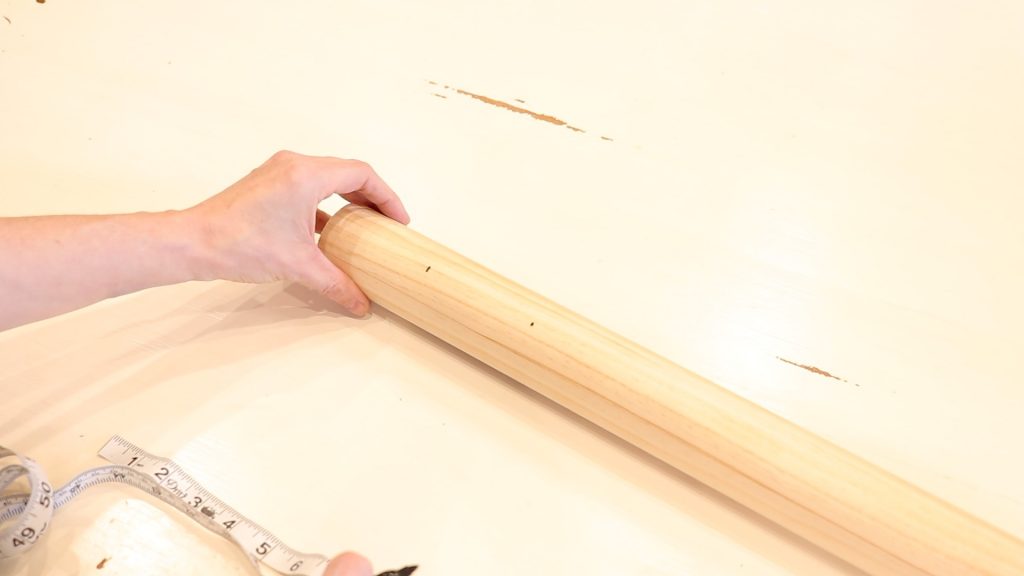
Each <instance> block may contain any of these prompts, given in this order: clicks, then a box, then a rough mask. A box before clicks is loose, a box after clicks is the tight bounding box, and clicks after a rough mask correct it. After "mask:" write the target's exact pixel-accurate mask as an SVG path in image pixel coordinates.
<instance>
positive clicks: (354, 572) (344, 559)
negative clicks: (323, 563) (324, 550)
mask: <svg viewBox="0 0 1024 576" xmlns="http://www.w3.org/2000/svg"><path fill="white" fill-rule="evenodd" d="M324 576H373V568H372V567H371V566H370V561H369V560H367V559H366V558H363V557H362V556H360V555H359V554H356V553H355V552H345V553H344V554H339V555H337V556H335V557H334V559H332V560H331V563H330V564H328V565H327V570H326V571H325V572H324Z"/></svg>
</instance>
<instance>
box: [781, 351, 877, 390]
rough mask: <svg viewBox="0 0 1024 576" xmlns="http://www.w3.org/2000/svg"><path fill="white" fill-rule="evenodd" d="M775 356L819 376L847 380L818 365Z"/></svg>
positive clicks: (841, 380)
mask: <svg viewBox="0 0 1024 576" xmlns="http://www.w3.org/2000/svg"><path fill="white" fill-rule="evenodd" d="M775 358H776V359H778V360H781V361H782V362H785V363H786V364H791V365H793V366H796V367H797V368H803V369H804V370H807V371H808V372H813V373H815V374H817V375H819V376H824V377H826V378H831V379H833V380H839V381H840V382H846V379H845V378H840V377H839V376H836V375H835V374H832V373H830V372H826V371H825V370H822V369H821V368H818V367H817V366H809V365H807V364H800V363H799V362H793V361H792V360H786V359H785V358H783V357H781V356H776V357H775ZM856 386H857V387H858V388H859V387H860V385H859V384H857V385H856Z"/></svg>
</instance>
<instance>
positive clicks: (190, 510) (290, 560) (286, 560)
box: [0, 436, 415, 576]
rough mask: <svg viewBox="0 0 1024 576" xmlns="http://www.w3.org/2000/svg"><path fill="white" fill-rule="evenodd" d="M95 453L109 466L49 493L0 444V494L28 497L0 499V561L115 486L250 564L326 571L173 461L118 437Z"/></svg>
mask: <svg viewBox="0 0 1024 576" xmlns="http://www.w3.org/2000/svg"><path fill="white" fill-rule="evenodd" d="M99 455H100V456H101V457H102V458H104V459H105V460H107V461H108V462H110V463H111V464H112V465H111V466H102V467H99V468H93V469H92V470H87V471H86V472H83V473H81V474H79V475H78V476H76V477H75V478H73V479H72V480H71V481H70V482H68V483H67V484H66V485H64V486H62V487H61V488H60V489H58V490H56V491H55V490H54V489H53V487H52V486H51V485H50V483H49V482H48V481H47V479H46V475H45V474H44V473H43V470H42V468H40V467H39V464H37V463H36V462H35V461H34V460H32V459H31V458H27V457H25V456H22V455H20V454H17V453H15V452H13V451H11V450H8V449H7V448H4V447H2V446H0V466H3V467H2V468H0V494H2V493H3V492H4V491H5V490H6V489H7V488H8V487H9V486H10V485H11V484H12V483H13V482H14V481H15V480H17V479H18V478H22V477H27V478H28V483H29V486H30V491H29V493H28V494H11V495H7V496H2V497H0V527H3V528H0V559H2V558H7V557H10V556H15V555H18V554H22V553H24V552H26V551H28V549H29V548H31V547H32V545H33V544H35V543H36V542H37V541H38V540H39V537H40V536H42V535H43V534H44V533H45V532H46V529H47V528H48V527H49V526H50V520H51V518H52V517H53V513H54V511H55V510H58V509H60V508H61V507H63V506H64V505H66V504H67V503H68V502H70V501H71V500H72V499H74V498H75V496H77V495H78V494H80V493H81V492H82V491H83V490H85V489H86V488H90V487H92V486H96V485H98V484H107V483H111V482H116V483H120V484H126V485H129V486H133V487H135V488H138V489H140V490H143V491H145V492H148V493H149V494H151V495H153V496H155V497H157V498H159V499H160V500H162V501H164V502H166V503H168V504H170V505H171V506H173V507H175V508H177V509H178V510H180V511H181V512H183V513H185V514H186V515H188V516H189V517H190V518H192V519H193V520H195V521H196V522H198V523H199V524H202V525H203V526H205V527H206V528H208V529H209V530H211V531H213V532H215V533H217V534H219V535H221V536H223V537H224V538H227V539H228V540H230V541H232V542H234V543H235V544H237V545H238V547H239V548H241V549H242V550H243V551H245V553H246V556H247V557H248V558H249V560H250V561H251V562H252V563H253V565H257V566H258V565H259V564H261V563H262V564H264V565H266V566H267V567H269V568H272V569H273V570H276V571H277V572H280V573H282V574H295V575H305V576H320V575H321V574H323V573H324V570H326V568H327V563H328V560H327V558H326V557H325V556H322V555H320V554H303V553H301V552H296V551H295V550H293V549H291V548H289V547H288V546H285V545H284V543H282V542H281V541H280V540H278V539H277V537H276V536H274V535H273V534H271V533H270V532H269V531H267V530H266V529H265V528H263V527H261V526H260V525H258V524H256V523H255V522H252V521H251V520H249V519H248V518H246V517H245V516H242V515H241V514H239V513H238V512H237V511H235V510H234V509H233V508H231V507H230V506H228V505H226V504H224V503H223V502H221V501H220V500H219V499H218V498H217V497H215V496H214V495H213V494H211V493H210V492H209V491H208V490H206V489H205V488H203V487H202V486H200V485H199V483H198V482H196V481H195V480H193V479H192V477H191V476H189V475H188V474H186V473H185V471H184V470H182V469H181V468H179V467H178V465H177V464H175V463H174V462H172V461H170V460H167V459H164V458H160V457H157V456H153V455H152V454H149V453H147V452H146V451H144V450H142V449H141V448H139V447H138V446H135V445H134V444H132V443H131V442H128V441H127V440H125V439H123V438H121V437H120V436H114V437H113V438H111V439H110V440H108V441H107V443H106V444H105V445H104V446H103V448H101V449H100V452H99ZM12 461H13V462H12ZM413 570H415V567H414V566H410V567H407V568H403V569H402V570H399V571H394V572H386V573H384V574H400V575H401V576H408V575H409V574H412V571H413ZM384 574H382V575H381V576H384Z"/></svg>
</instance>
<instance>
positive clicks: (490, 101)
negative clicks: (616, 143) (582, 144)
mask: <svg viewBox="0 0 1024 576" xmlns="http://www.w3.org/2000/svg"><path fill="white" fill-rule="evenodd" d="M427 83H429V84H431V85H432V86H437V85H438V84H437V83H436V82H434V81H433V80H427ZM444 88H445V89H446V90H451V91H452V92H455V93H456V94H459V95H461V96H469V97H470V98H472V99H474V100H477V101H479V102H483V103H484V104H487V105H490V106H494V107H495V108H501V109H502V110H507V111H509V112H514V113H516V114H523V115H526V116H529V117H530V118H533V119H534V120H539V121H541V122H547V123H548V124H554V125H555V126H561V127H563V128H568V129H569V130H572V131H573V132H580V133H584V134H585V133H586V130H584V129H582V128H578V127H576V126H573V125H572V124H569V123H568V122H566V121H565V120H562V119H561V118H556V117H555V116H552V115H550V114H543V113H541V112H534V111H533V110H529V109H527V108H523V107H522V106H516V105H515V104H509V103H508V102H505V101H504V100H498V99H497V98H491V97H490V96H484V95H483V94H477V93H476V92H470V91H469V90H463V89H461V88H456V87H454V86H449V85H447V84H445V85H444ZM515 101H516V102H523V101H522V100H520V99H518V98H516V99H515Z"/></svg>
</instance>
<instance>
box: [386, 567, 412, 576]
mask: <svg viewBox="0 0 1024 576" xmlns="http://www.w3.org/2000/svg"><path fill="white" fill-rule="evenodd" d="M417 568H419V566H406V567H405V568H402V569H401V570H388V571H387V572H381V573H380V574H377V576H409V575H410V574H412V573H413V572H415V571H416V569H417Z"/></svg>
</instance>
